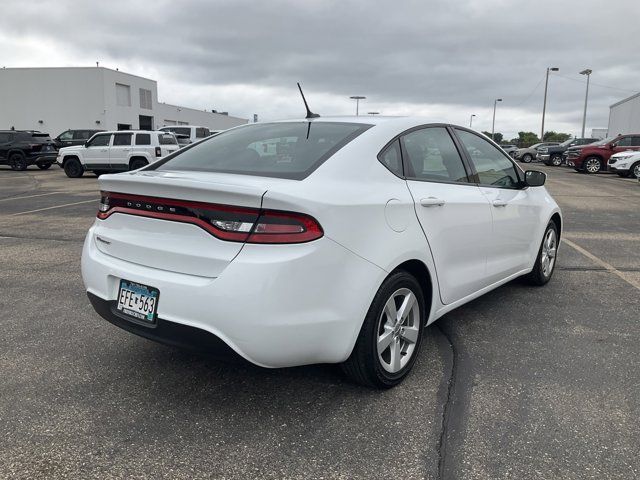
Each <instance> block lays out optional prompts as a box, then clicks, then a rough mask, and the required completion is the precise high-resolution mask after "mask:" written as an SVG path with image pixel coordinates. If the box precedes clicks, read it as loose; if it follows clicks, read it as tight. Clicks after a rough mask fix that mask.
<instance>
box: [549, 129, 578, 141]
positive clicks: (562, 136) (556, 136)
mask: <svg viewBox="0 0 640 480" xmlns="http://www.w3.org/2000/svg"><path fill="white" fill-rule="evenodd" d="M570 138H571V135H569V134H568V133H560V132H554V131H553V130H550V131H548V132H544V141H545V142H564V141H565V140H569V139H570Z"/></svg>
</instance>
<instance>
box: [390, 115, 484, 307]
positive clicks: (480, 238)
mask: <svg viewBox="0 0 640 480" xmlns="http://www.w3.org/2000/svg"><path fill="white" fill-rule="evenodd" d="M400 140H401V145H402V158H403V165H404V172H405V177H406V179H407V185H408V187H409V190H410V192H411V195H412V196H413V200H414V207H415V211H416V215H417V217H418V220H419V221H420V225H421V227H422V230H423V231H424V234H425V236H426V237H427V240H428V242H429V246H430V247H431V252H432V254H433V258H434V262H435V265H436V274H437V277H438V283H439V286H440V298H441V299H442V302H443V303H444V304H450V303H453V302H455V301H457V300H460V299H462V298H464V297H466V296H468V295H470V294H472V293H474V292H476V291H478V290H480V289H481V288H482V287H484V286H486V285H487V283H486V280H485V276H486V258H487V255H486V253H487V247H488V241H489V239H490V237H491V228H492V227H491V210H490V208H491V207H490V206H489V202H488V200H487V198H486V197H485V196H484V195H483V194H482V192H481V191H480V189H479V188H478V186H477V185H475V184H473V183H471V182H470V180H469V176H468V171H467V170H468V169H467V166H465V163H464V161H463V159H462V157H461V155H460V152H459V151H458V148H457V147H456V144H455V142H454V140H453V137H452V136H451V133H450V131H449V129H448V128H447V127H444V126H433V127H424V128H420V129H416V130H413V131H411V132H408V133H406V134H405V135H403V136H402V137H401V139H400Z"/></svg>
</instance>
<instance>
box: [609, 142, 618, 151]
mask: <svg viewBox="0 0 640 480" xmlns="http://www.w3.org/2000/svg"><path fill="white" fill-rule="evenodd" d="M617 146H618V144H617V143H616V142H613V143H610V144H609V150H613V149H614V148H616V147H617Z"/></svg>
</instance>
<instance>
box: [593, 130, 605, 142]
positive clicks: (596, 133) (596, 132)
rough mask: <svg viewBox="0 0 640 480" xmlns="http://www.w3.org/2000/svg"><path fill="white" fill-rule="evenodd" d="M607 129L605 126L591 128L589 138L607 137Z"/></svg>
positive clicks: (600, 138)
mask: <svg viewBox="0 0 640 480" xmlns="http://www.w3.org/2000/svg"><path fill="white" fill-rule="evenodd" d="M607 133H608V130H607V129H606V128H592V129H591V138H597V139H599V140H602V139H604V138H607Z"/></svg>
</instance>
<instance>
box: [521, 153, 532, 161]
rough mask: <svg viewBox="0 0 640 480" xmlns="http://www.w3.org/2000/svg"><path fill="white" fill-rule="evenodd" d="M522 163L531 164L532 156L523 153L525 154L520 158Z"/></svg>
mask: <svg viewBox="0 0 640 480" xmlns="http://www.w3.org/2000/svg"><path fill="white" fill-rule="evenodd" d="M522 161H523V162H524V163H531V162H532V161H533V155H531V154H530V153H525V154H524V155H523V156H522Z"/></svg>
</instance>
